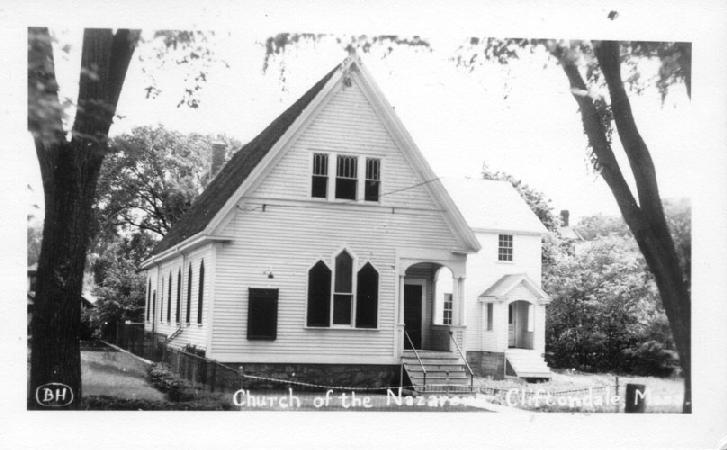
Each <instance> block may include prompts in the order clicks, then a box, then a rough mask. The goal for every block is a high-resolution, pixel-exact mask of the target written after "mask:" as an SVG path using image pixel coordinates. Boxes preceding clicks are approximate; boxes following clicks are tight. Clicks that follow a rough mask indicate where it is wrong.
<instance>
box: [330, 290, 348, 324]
mask: <svg viewBox="0 0 727 450" xmlns="http://www.w3.org/2000/svg"><path fill="white" fill-rule="evenodd" d="M352 302H353V295H351V294H334V295H333V325H351V305H352Z"/></svg>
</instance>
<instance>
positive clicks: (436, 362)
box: [401, 357, 462, 366]
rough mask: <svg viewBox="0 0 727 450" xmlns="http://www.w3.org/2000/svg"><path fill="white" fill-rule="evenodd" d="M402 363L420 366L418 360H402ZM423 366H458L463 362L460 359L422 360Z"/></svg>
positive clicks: (405, 358)
mask: <svg viewBox="0 0 727 450" xmlns="http://www.w3.org/2000/svg"><path fill="white" fill-rule="evenodd" d="M401 360H402V362H404V364H412V365H415V364H416V365H418V364H419V360H418V359H416V358H407V357H404V358H401ZM421 362H422V364H433V365H443V366H444V365H456V364H462V360H460V359H459V358H451V359H442V358H421Z"/></svg>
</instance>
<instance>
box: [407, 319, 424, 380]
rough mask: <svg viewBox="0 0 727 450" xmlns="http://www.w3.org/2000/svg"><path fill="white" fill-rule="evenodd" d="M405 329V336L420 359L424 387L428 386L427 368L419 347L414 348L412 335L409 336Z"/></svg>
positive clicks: (418, 359)
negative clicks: (420, 355)
mask: <svg viewBox="0 0 727 450" xmlns="http://www.w3.org/2000/svg"><path fill="white" fill-rule="evenodd" d="M403 331H404V336H406V338H407V340H408V341H409V345H411V349H412V350H413V351H414V356H416V357H417V361H419V366H421V368H422V374H423V375H424V389H425V390H426V388H427V369H425V368H424V363H423V362H422V359H421V358H420V357H419V353H418V352H417V349H416V348H414V342H412V340H411V337H410V336H409V333H407V332H406V330H403Z"/></svg>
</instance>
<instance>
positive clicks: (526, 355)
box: [505, 350, 550, 378]
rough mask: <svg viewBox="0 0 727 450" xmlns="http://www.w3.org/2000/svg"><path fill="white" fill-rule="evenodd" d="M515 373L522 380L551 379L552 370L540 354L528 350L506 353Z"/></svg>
mask: <svg viewBox="0 0 727 450" xmlns="http://www.w3.org/2000/svg"><path fill="white" fill-rule="evenodd" d="M505 358H506V359H507V362H508V363H509V364H510V367H512V370H513V372H515V374H516V375H517V376H518V377H520V378H550V369H548V365H547V364H546V363H545V361H544V360H543V358H542V357H541V356H540V354H539V353H537V352H535V351H527V350H515V351H512V350H511V351H507V352H505Z"/></svg>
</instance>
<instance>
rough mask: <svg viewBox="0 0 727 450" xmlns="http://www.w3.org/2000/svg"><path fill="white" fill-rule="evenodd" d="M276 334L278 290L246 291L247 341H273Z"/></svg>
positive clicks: (253, 289)
mask: <svg viewBox="0 0 727 450" xmlns="http://www.w3.org/2000/svg"><path fill="white" fill-rule="evenodd" d="M277 334H278V290H277V289H257V288H249V289H248V302H247V339H248V340H264V341H274V340H275V338H276V337H277Z"/></svg>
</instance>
